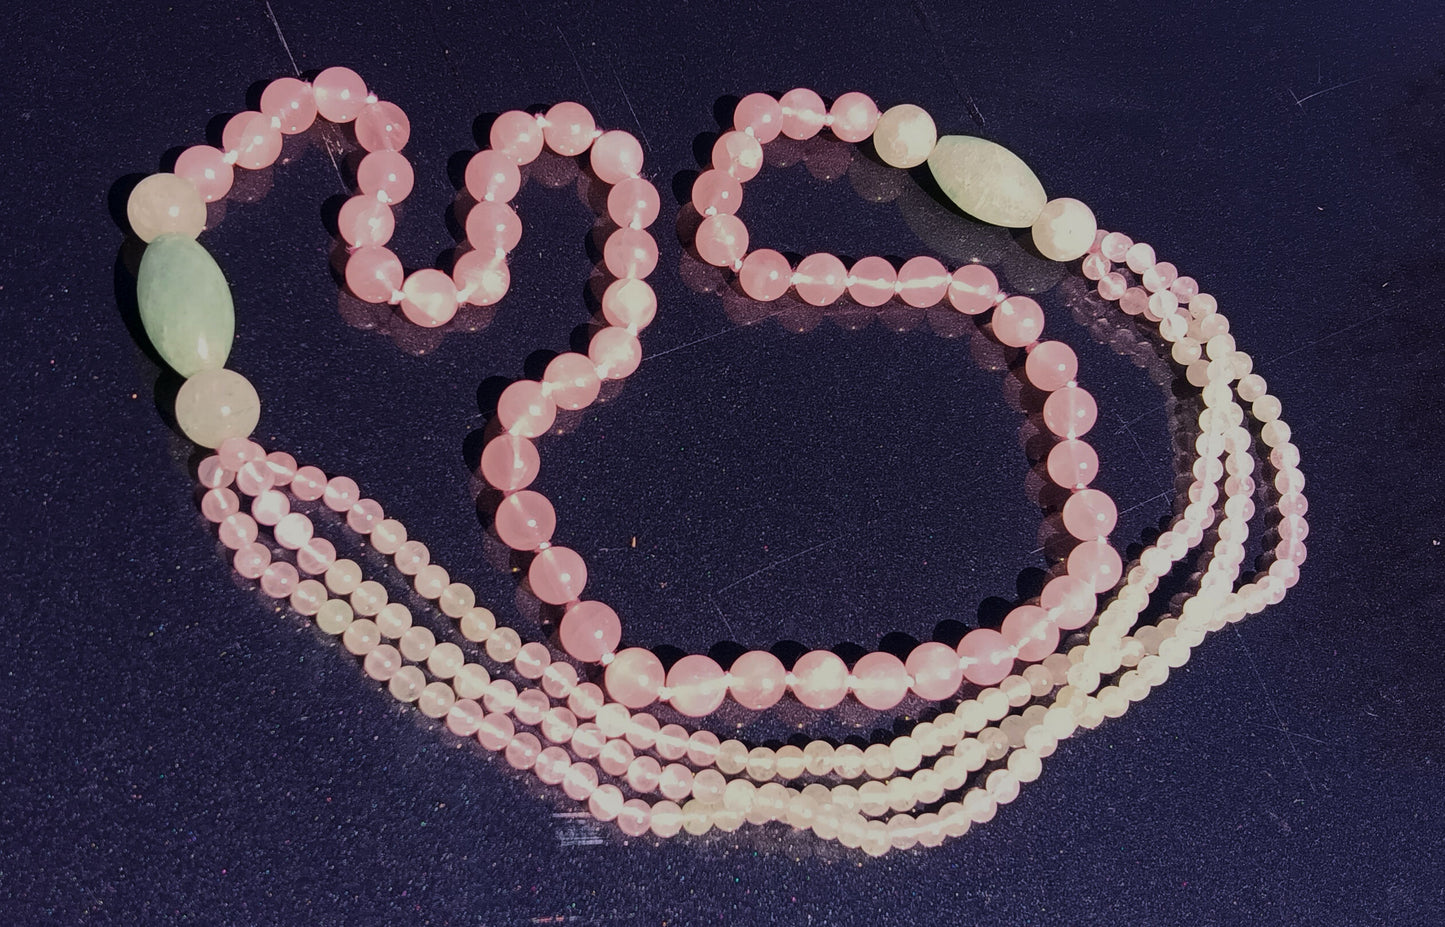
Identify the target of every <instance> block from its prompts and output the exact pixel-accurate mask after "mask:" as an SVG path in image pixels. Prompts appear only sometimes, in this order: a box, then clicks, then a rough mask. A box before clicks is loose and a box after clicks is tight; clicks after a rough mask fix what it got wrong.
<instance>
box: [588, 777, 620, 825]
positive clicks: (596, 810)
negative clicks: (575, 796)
mask: <svg viewBox="0 0 1445 927" xmlns="http://www.w3.org/2000/svg"><path fill="white" fill-rule="evenodd" d="M623 801H624V799H623V797H622V790H621V789H619V788H618V787H617V786H615V785H603V786H599V787H598V789H597V791H595V792H593V793H592V795H591V796H590V797H589V798H588V799H587V810H588V811H590V812H591V813H592V816H593V817H594V818H596V819H597V820H599V821H604V822H605V821H615V820H617V816H618V815H619V814H621V813H622V803H623Z"/></svg>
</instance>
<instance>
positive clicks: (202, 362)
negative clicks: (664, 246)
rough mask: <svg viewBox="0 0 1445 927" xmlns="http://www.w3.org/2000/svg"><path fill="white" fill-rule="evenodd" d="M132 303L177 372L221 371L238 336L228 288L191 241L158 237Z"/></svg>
mask: <svg viewBox="0 0 1445 927" xmlns="http://www.w3.org/2000/svg"><path fill="white" fill-rule="evenodd" d="M136 302H137V303H138V304H139V306H140V320H141V324H142V325H143V326H145V330H146V335H147V336H148V337H149V338H150V340H151V344H153V345H154V346H155V349H156V352H157V353H158V354H160V356H161V357H162V358H163V359H164V360H165V362H166V363H167V364H170V365H171V367H172V368H173V369H174V370H175V371H176V373H179V374H180V375H181V376H183V377H189V376H191V375H193V374H195V373H199V372H200V371H202V370H215V369H218V368H220V367H223V366H225V363H226V357H227V356H228V355H229V354H230V353H231V342H232V340H233V339H234V338H235V334H236V310H235V306H234V305H233V304H232V302H231V287H230V286H229V285H228V284H227V283H226V277H225V275H224V274H222V273H221V268H220V267H219V266H218V265H217V264H216V261H215V259H214V258H212V257H211V255H210V252H208V251H206V249H205V248H204V247H203V246H201V245H200V244H199V243H198V242H197V241H196V240H195V239H193V238H187V237H186V236H184V235H175V234H172V235H161V236H159V237H157V238H156V239H155V240H154V241H152V242H151V243H150V244H149V245H147V246H146V249H145V254H144V255H143V256H142V257H141V262H140V274H139V276H138V277H137V279H136Z"/></svg>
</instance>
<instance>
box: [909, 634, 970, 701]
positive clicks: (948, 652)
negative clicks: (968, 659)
mask: <svg viewBox="0 0 1445 927" xmlns="http://www.w3.org/2000/svg"><path fill="white" fill-rule="evenodd" d="M904 666H905V668H906V669H907V670H908V675H909V676H911V677H912V678H913V684H912V687H913V691H914V692H916V693H917V694H918V696H919V697H920V698H926V699H928V700H929V701H931V702H941V701H943V700H944V699H946V698H952V697H953V696H954V695H955V694H956V693H957V692H958V687H959V686H961V685H963V667H962V665H960V663H959V660H958V653H957V652H956V651H955V650H954V649H953V648H952V647H950V646H948V645H947V644H940V643H938V642H937V641H927V642H925V643H922V644H919V645H918V646H917V647H914V648H913V652H912V653H910V654H909V655H908V662H907V663H905V664H904Z"/></svg>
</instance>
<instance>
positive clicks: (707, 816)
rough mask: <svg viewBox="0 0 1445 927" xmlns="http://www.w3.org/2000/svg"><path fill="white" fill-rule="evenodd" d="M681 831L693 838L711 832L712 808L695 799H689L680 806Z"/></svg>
mask: <svg viewBox="0 0 1445 927" xmlns="http://www.w3.org/2000/svg"><path fill="white" fill-rule="evenodd" d="M682 829H683V830H685V831H687V832H688V833H689V834H692V835H693V836H694V837H701V836H702V835H703V834H705V833H707V832H708V831H710V830H712V808H711V806H709V805H708V804H707V803H705V802H700V801H698V800H697V799H696V798H692V799H689V800H688V801H687V803H686V804H684V805H683V806H682Z"/></svg>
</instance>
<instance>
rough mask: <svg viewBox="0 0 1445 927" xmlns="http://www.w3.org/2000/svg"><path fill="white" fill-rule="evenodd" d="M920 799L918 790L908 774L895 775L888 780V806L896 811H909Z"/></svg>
mask: <svg viewBox="0 0 1445 927" xmlns="http://www.w3.org/2000/svg"><path fill="white" fill-rule="evenodd" d="M917 801H918V790H917V788H916V786H915V785H914V782H913V780H912V779H911V778H909V777H908V776H894V777H893V778H892V779H889V780H888V807H889V808H892V809H893V810H894V811H907V810H908V809H910V808H912V807H913V806H914V804H916V803H917Z"/></svg>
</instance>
